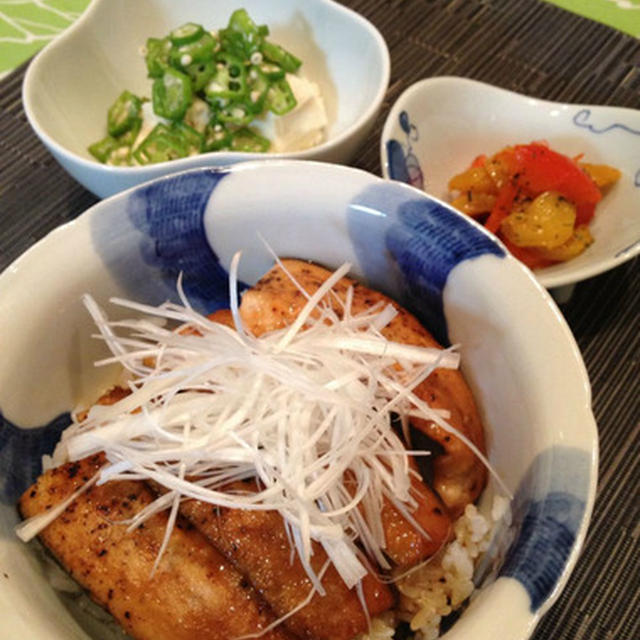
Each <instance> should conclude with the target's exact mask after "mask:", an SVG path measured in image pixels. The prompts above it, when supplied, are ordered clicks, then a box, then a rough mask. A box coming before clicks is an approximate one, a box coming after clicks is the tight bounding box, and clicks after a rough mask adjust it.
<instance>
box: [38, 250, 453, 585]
mask: <svg viewBox="0 0 640 640" xmlns="http://www.w3.org/2000/svg"><path fill="white" fill-rule="evenodd" d="M238 260H239V256H237V257H235V258H234V260H233V262H232V265H231V269H230V290H231V292H232V295H231V310H232V316H233V318H234V322H235V325H236V330H234V329H231V328H229V327H227V326H224V325H222V324H218V323H216V322H212V321H211V320H209V319H208V318H207V317H205V316H202V315H200V314H198V313H197V312H196V311H194V310H193V309H192V308H191V306H190V305H189V303H188V301H187V299H186V296H185V295H184V293H183V291H182V286H181V281H179V282H178V291H179V294H180V296H181V301H182V304H181V305H178V304H172V303H165V304H163V305H161V306H159V307H151V306H147V305H143V304H137V303H134V302H129V301H126V300H120V299H113V300H112V302H113V303H115V304H117V305H119V306H122V307H127V308H129V309H131V310H132V311H135V312H140V313H142V314H144V315H145V316H147V317H146V319H145V318H142V319H131V320H125V321H118V322H110V321H109V320H108V319H107V317H106V315H105V314H104V312H103V311H102V310H101V309H100V308H99V307H98V305H97V304H96V302H95V301H94V300H93V299H92V298H91V297H90V296H88V295H87V296H85V298H84V301H85V304H86V306H87V309H88V310H89V312H90V314H91V315H92V317H93V319H94V321H95V323H96V325H97V327H98V329H99V332H100V337H101V338H102V339H103V340H104V341H105V343H106V344H107V345H108V347H109V349H110V351H111V353H112V356H111V357H110V358H108V359H105V360H103V361H102V362H101V364H104V363H113V362H117V363H120V364H121V365H122V366H123V367H124V368H125V370H127V371H128V372H130V373H131V374H132V379H131V380H130V382H129V385H130V388H131V394H130V395H129V396H127V397H125V398H123V399H122V400H120V401H119V402H117V403H115V404H113V405H111V406H95V407H93V408H92V409H91V410H90V411H89V412H88V415H87V417H86V418H85V419H84V420H83V421H82V422H78V423H75V424H72V425H71V426H70V427H69V428H68V429H67V430H65V432H64V433H63V436H62V440H61V442H60V444H59V445H58V447H57V449H56V452H55V453H54V463H55V464H62V463H64V462H67V461H73V460H78V459H80V458H83V457H85V456H88V455H90V454H93V453H96V452H99V451H104V452H105V454H106V458H107V460H108V463H107V465H106V466H105V467H104V468H103V469H102V470H101V472H100V479H99V482H100V483H102V482H106V481H109V480H118V479H147V480H152V481H155V482H157V483H159V484H160V485H162V486H163V487H165V489H166V490H167V491H168V493H167V494H166V495H164V496H162V497H160V498H158V501H157V502H156V503H153V504H152V505H150V506H149V507H147V508H146V509H145V510H144V512H143V513H140V514H138V515H137V516H136V517H135V518H134V519H133V520H132V521H131V522H130V526H131V527H134V526H137V525H138V524H139V523H140V522H142V521H143V520H144V519H145V518H146V517H149V516H150V515H152V514H153V513H155V512H157V511H158V510H159V509H165V508H170V510H171V511H170V514H171V515H170V524H172V522H173V520H174V519H175V516H176V511H177V505H178V502H179V500H181V499H185V498H193V499H198V500H203V501H206V502H208V503H211V504H215V505H219V506H221V507H230V508H241V509H256V510H274V509H275V510H278V511H279V512H280V513H281V515H282V516H283V518H284V520H285V525H286V529H287V534H288V535H289V537H290V540H291V541H292V544H293V545H294V546H295V550H296V552H297V554H298V555H299V558H300V560H301V562H302V564H303V566H304V567H305V569H306V570H307V573H308V574H309V577H310V579H311V581H312V584H313V586H314V590H317V591H318V592H320V593H323V592H324V590H323V588H322V585H321V582H320V576H319V575H316V574H315V573H314V571H313V569H312V568H311V562H310V558H311V554H312V545H311V543H312V541H313V540H315V541H317V542H318V543H320V544H321V545H322V546H323V547H324V549H325V551H326V553H327V554H328V556H329V559H330V561H331V562H332V563H333V564H334V565H335V567H336V569H337V571H338V572H339V574H340V575H341V577H342V579H343V580H344V582H345V583H346V584H347V585H348V587H349V588H351V587H354V586H355V585H358V584H359V582H360V580H361V579H362V578H363V577H364V576H365V575H366V573H367V568H366V566H365V563H366V562H364V561H363V560H362V551H361V550H360V549H359V547H358V546H357V545H356V542H358V543H359V544H361V545H362V547H363V548H364V551H365V553H366V554H367V556H368V557H370V558H372V559H374V560H376V561H377V562H378V563H379V564H380V565H381V566H383V567H384V566H388V564H387V561H386V559H385V556H384V554H383V550H384V547H385V540H384V531H383V527H382V522H381V517H380V511H381V508H382V504H383V502H384V501H385V500H390V501H391V502H392V503H393V504H394V505H395V506H396V507H397V508H398V509H399V510H400V512H401V513H403V514H405V515H406V517H408V518H411V515H410V514H411V511H412V508H413V507H414V506H415V500H414V498H413V497H412V495H411V493H410V487H411V481H410V465H409V455H410V453H411V452H409V451H407V449H406V447H405V446H404V444H403V442H402V440H401V438H400V437H398V435H397V434H396V433H395V432H394V430H393V428H392V427H391V419H390V418H391V414H392V413H393V414H398V415H400V416H405V417H406V416H419V417H421V418H424V419H427V420H432V421H434V422H436V423H437V424H439V425H444V426H445V428H448V429H449V430H453V429H452V428H451V427H450V426H449V425H448V424H447V422H446V418H447V417H448V416H447V414H446V412H444V413H443V412H438V411H434V410H432V409H431V408H430V407H429V406H428V405H427V403H425V402H424V401H422V400H420V399H419V398H418V397H416V395H415V394H414V393H413V389H414V388H415V387H416V386H417V385H418V384H419V383H420V382H421V381H422V380H424V378H426V377H427V376H428V375H429V374H430V373H431V371H433V370H434V369H435V368H436V367H450V368H455V367H457V366H458V362H459V356H458V354H457V353H456V352H455V350H454V349H445V350H440V349H427V348H421V347H415V346H407V345H404V344H397V343H393V342H390V341H388V340H386V339H385V338H384V337H383V336H382V334H381V330H382V329H383V328H384V327H385V326H386V325H387V324H388V323H389V322H390V321H391V319H392V318H393V317H394V315H395V314H396V311H395V309H393V307H391V306H390V305H388V306H383V305H378V306H376V307H373V308H370V309H368V310H367V311H366V312H363V313H358V314H353V313H352V310H351V299H352V292H349V293H348V294H347V295H346V299H345V301H344V302H343V303H342V304H343V308H341V309H340V310H339V313H338V312H336V310H334V308H332V306H331V305H330V304H327V296H329V295H334V294H332V293H331V288H332V286H333V285H334V284H335V283H336V282H337V281H338V280H339V279H340V278H341V277H342V276H344V275H345V274H346V273H347V272H348V270H349V266H350V265H348V264H345V265H343V266H342V267H341V268H340V269H338V270H337V271H336V272H335V273H334V274H332V276H331V277H330V278H329V279H328V280H327V281H326V282H325V283H324V285H323V286H322V287H321V288H320V289H318V291H317V292H315V293H314V294H313V295H309V294H307V293H306V292H303V293H304V295H305V297H306V299H307V303H306V305H305V307H304V308H303V310H302V312H301V313H300V314H299V316H298V317H297V319H296V321H295V322H294V323H293V324H292V325H291V326H290V327H287V328H285V329H283V330H279V331H273V332H271V333H268V334H265V335H262V336H260V337H255V336H254V335H252V334H251V333H250V331H249V330H248V329H247V328H246V327H244V326H243V325H242V319H241V315H240V310H239V308H238V305H237V295H236V291H237V265H238ZM149 317H151V318H152V320H149ZM158 318H161V319H165V320H167V321H171V322H173V326H174V327H175V324H176V323H178V324H180V325H188V326H190V327H192V328H194V329H196V330H197V333H194V332H190V333H189V332H180V331H176V330H175V329H172V328H171V327H169V326H162V325H163V323H160V322H158ZM165 324H166V323H165ZM121 333H123V335H120V334H121ZM404 422H405V426H406V420H405V421H404ZM246 478H257V480H258V485H259V490H258V492H257V493H248V492H242V491H236V490H233V489H230V488H229V487H230V484H231V483H233V482H235V481H237V480H241V479H246ZM169 529H170V527H169ZM34 531H35V533H34ZM29 532H30V534H31V535H35V534H37V531H36V530H35V529H34V528H33V527H30V528H29ZM167 536H168V534H167ZM167 539H168V537H166V538H165V544H166V540H167Z"/></svg>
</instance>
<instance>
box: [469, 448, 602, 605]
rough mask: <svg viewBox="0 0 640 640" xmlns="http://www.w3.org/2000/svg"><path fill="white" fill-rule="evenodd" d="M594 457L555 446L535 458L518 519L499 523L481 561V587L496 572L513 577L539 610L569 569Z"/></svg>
mask: <svg viewBox="0 0 640 640" xmlns="http://www.w3.org/2000/svg"><path fill="white" fill-rule="evenodd" d="M590 473H591V457H590V455H589V454H588V453H587V452H585V451H582V450H579V449H574V448H572V447H562V446H555V447H552V448H550V449H547V450H545V451H543V452H542V453H540V454H538V455H537V456H536V458H535V459H534V460H533V462H532V463H531V465H530V466H529V469H528V470H527V473H526V474H525V476H524V478H523V480H522V482H521V483H520V485H519V486H518V488H517V490H516V492H515V497H514V499H513V501H512V503H511V511H512V518H513V522H514V525H512V526H511V527H507V526H506V525H505V524H504V523H501V524H499V525H498V526H497V527H496V532H495V534H494V537H493V539H492V541H491V545H490V546H489V549H487V551H486V553H485V554H484V556H483V557H482V558H481V560H480V562H479V563H478V565H477V567H476V571H475V574H474V583H475V584H476V586H478V587H481V586H483V585H484V584H486V583H488V582H491V581H493V580H494V579H495V578H496V577H497V576H505V577H512V578H515V579H516V580H518V581H519V582H520V583H521V584H522V585H523V586H524V588H525V589H526V591H527V593H528V594H529V598H530V608H531V611H532V613H535V612H536V611H537V610H538V609H539V608H540V606H541V605H542V604H543V603H544V602H545V601H546V600H547V598H548V597H549V596H550V595H551V593H552V592H553V590H554V589H555V588H556V585H557V584H558V580H559V579H560V576H561V575H562V573H563V572H564V570H565V567H566V564H567V560H568V558H569V555H570V554H571V552H572V550H573V547H574V545H575V542H576V536H577V534H578V531H579V529H580V526H581V524H582V520H583V518H584V515H585V509H586V503H587V496H588V492H589V480H590Z"/></svg>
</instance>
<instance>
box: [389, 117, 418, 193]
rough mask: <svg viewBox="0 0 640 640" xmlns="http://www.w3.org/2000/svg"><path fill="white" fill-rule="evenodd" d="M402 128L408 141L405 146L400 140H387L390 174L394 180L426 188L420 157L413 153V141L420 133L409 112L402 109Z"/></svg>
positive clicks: (400, 118)
mask: <svg viewBox="0 0 640 640" xmlns="http://www.w3.org/2000/svg"><path fill="white" fill-rule="evenodd" d="M398 121H399V123H400V128H401V129H402V131H403V132H404V134H405V137H406V142H405V146H404V147H403V145H402V143H401V142H399V141H398V140H395V139H393V138H392V139H391V140H388V141H387V144H386V148H387V162H388V165H389V176H390V177H391V179H392V180H398V181H399V182H404V183H405V184H410V185H411V186H413V187H417V188H418V189H423V188H424V175H423V173H422V168H421V167H420V163H419V162H418V157H417V156H416V155H415V153H413V148H412V145H411V143H412V142H416V141H417V140H418V139H419V137H420V134H419V132H418V129H417V127H416V126H415V125H414V124H412V123H411V122H410V120H409V114H408V113H407V112H406V111H402V112H401V113H400V115H399V116H398Z"/></svg>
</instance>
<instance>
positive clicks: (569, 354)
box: [0, 160, 598, 640]
mask: <svg viewBox="0 0 640 640" xmlns="http://www.w3.org/2000/svg"><path fill="white" fill-rule="evenodd" d="M237 251H242V256H241V259H240V263H239V272H238V276H239V279H240V280H241V281H242V282H244V283H247V284H251V283H253V282H255V281H256V279H257V278H259V277H260V276H261V275H262V274H263V273H264V272H266V271H267V270H268V269H269V268H270V266H271V265H272V264H273V254H272V253H271V251H273V252H275V253H276V254H277V255H280V256H282V257H285V256H286V257H298V258H302V259H306V260H311V261H314V262H317V263H320V264H322V265H325V266H327V267H329V268H332V269H335V268H338V267H339V266H340V265H342V264H343V263H345V262H349V263H351V264H352V271H351V273H352V275H353V276H354V277H356V278H359V279H361V280H362V281H364V282H365V283H366V284H368V285H369V286H372V287H374V288H377V289H379V290H381V291H383V292H386V293H388V294H389V295H391V296H392V297H394V298H395V299H396V300H397V301H398V302H399V303H401V304H404V305H405V306H406V307H407V308H409V309H410V310H412V311H413V312H414V313H415V314H417V316H418V317H419V318H420V319H421V320H422V321H423V322H424V323H425V324H426V325H427V326H428V327H429V328H430V329H431V330H432V332H433V333H434V334H435V335H436V336H437V337H438V338H439V339H440V341H441V342H442V343H444V344H449V343H456V344H460V345H461V346H460V353H461V358H462V363H463V364H462V370H463V373H464V375H465V377H466V379H467V381H468V383H469V385H470V386H471V388H472V391H473V393H474V395H475V398H476V400H477V402H478V405H479V407H480V411H481V414H482V417H483V420H484V423H485V428H486V433H487V438H488V450H489V458H490V461H491V464H492V466H493V468H494V469H495V471H496V472H497V473H498V474H499V476H500V477H501V479H502V481H503V483H504V484H505V485H506V487H507V490H508V492H509V493H511V494H512V495H513V500H512V501H511V503H510V512H511V518H510V519H503V520H502V521H501V522H500V523H499V524H498V525H497V527H496V530H495V532H494V537H493V540H492V542H491V544H490V546H489V548H488V550H487V552H486V553H485V555H484V557H483V558H482V559H481V561H480V563H479V564H478V565H477V566H476V569H475V574H474V582H475V585H476V587H477V591H476V593H475V595H474V596H472V598H471V602H470V603H469V604H468V606H467V607H466V609H465V610H464V611H463V613H462V615H461V617H460V618H459V619H458V620H457V621H456V622H455V623H454V624H453V626H452V627H451V629H450V630H449V631H447V632H446V638H447V639H449V640H461V639H462V638H468V637H470V636H473V637H474V638H476V639H478V640H489V639H492V638H495V637H498V636H499V637H500V638H502V639H503V640H525V639H526V638H528V637H530V635H531V633H532V632H533V629H534V627H535V625H536V623H537V622H538V621H539V620H540V618H541V616H542V615H543V614H544V613H545V612H546V611H547V610H548V609H549V607H550V606H551V605H552V604H553V602H554V601H555V600H556V598H557V597H558V595H559V593H560V591H561V590H562V588H563V587H564V585H565V583H566V581H567V579H568V577H569V574H570V573H571V570H572V569H573V567H574V565H575V562H576V560H577V557H578V554H579V551H580V548H581V546H582V544H583V543H584V540H585V535H586V530H587V525H588V522H589V518H590V515H591V510H592V506H593V500H594V496H595V490H596V480H597V457H598V440H597V430H596V425H595V422H594V418H593V415H592V411H591V397H590V387H589V380H588V377H587V374H586V371H585V367H584V365H583V362H582V360H581V357H580V353H579V350H578V348H577V345H576V343H575V341H574V339H573V337H572V335H571V332H570V330H569V328H568V326H567V325H566V323H565V321H564V319H563V318H562V315H561V314H560V313H559V311H558V309H557V307H556V305H555V303H554V302H553V300H552V299H551V297H550V296H549V294H548V293H547V292H546V291H545V290H544V288H543V287H541V286H540V285H539V283H538V282H537V281H536V280H535V279H534V278H533V277H532V275H531V272H530V271H529V270H528V269H526V268H525V267H524V266H523V265H521V264H520V263H519V262H518V261H516V260H515V259H514V258H513V257H511V256H510V255H509V254H507V253H506V252H505V250H504V248H503V247H502V246H501V244H500V243H499V242H497V241H496V240H495V238H493V236H491V234H489V233H487V232H486V231H485V230H484V229H482V228H481V227H480V226H479V225H477V224H476V223H475V222H473V221H471V220H470V219H468V218H466V217H465V216H463V215H462V214H460V213H458V212H456V211H454V210H453V209H451V208H450V207H449V206H447V205H444V204H442V203H441V202H440V201H438V200H436V199H434V198H433V197H432V196H430V195H427V194H425V193H424V192H421V191H419V190H417V189H414V188H412V187H409V186H406V185H403V184H400V183H398V182H393V181H385V180H383V179H381V178H378V177H376V176H373V175H371V174H368V173H365V172H362V171H359V170H356V169H350V168H345V167H339V166H334V165H330V164H326V163H314V162H300V161H283V160H281V161H261V162H251V163H242V164H236V165H233V166H231V167H220V168H211V169H204V168H201V169H193V170H189V171H186V172H180V173H177V174H174V175H171V176H165V177H162V178H159V179H157V180H154V181H151V182H148V183H146V184H144V185H139V186H137V187H134V188H132V189H130V190H127V191H125V192H123V193H119V194H117V195H115V196H113V197H111V198H108V199H106V200H104V201H102V202H99V203H98V204H96V205H95V206H93V207H92V208H91V209H89V210H88V211H86V212H85V213H84V214H82V215H81V216H80V217H78V218H77V219H76V220H74V221H73V222H71V223H68V224H67V225H65V226H62V227H60V228H58V229H57V230H55V231H53V232H52V233H51V234H50V235H49V236H47V237H46V238H44V239H43V240H41V241H40V242H38V243H37V244H36V245H35V246H33V247H32V248H31V249H30V250H29V251H27V252H26V253H25V254H24V255H23V256H22V257H20V258H19V259H18V260H17V261H16V262H15V263H14V264H13V265H12V266H11V267H9V268H8V269H7V270H6V271H4V272H3V273H2V274H1V275H0V335H2V336H3V344H4V347H3V358H2V362H1V363H0V419H1V420H2V423H1V424H0V463H1V464H0V489H1V492H2V495H1V502H2V504H0V564H1V567H2V569H1V570H2V573H3V575H4V578H3V579H0V617H1V618H2V621H3V632H4V634H3V635H4V637H28V638H33V639H34V640H38V639H40V638H48V639H49V640H54V639H57V638H71V637H73V638H87V637H89V636H90V637H93V638H109V637H114V636H112V635H110V631H109V629H108V627H106V626H104V624H103V623H102V622H101V621H100V620H97V619H96V618H95V617H93V615H89V614H88V613H86V611H85V610H84V607H85V606H86V597H85V598H84V600H83V598H82V597H81V596H79V595H78V594H77V593H72V594H69V593H65V592H64V590H65V589H67V591H68V584H63V585H62V586H60V585H59V584H58V587H60V588H62V591H60V590H59V589H58V590H56V589H55V588H54V586H53V584H52V582H51V581H49V580H48V579H47V575H46V572H45V569H44V568H43V565H42V564H41V562H40V561H39V556H38V555H37V554H36V551H35V550H34V548H33V546H32V545H24V544H23V543H21V542H20V541H19V540H18V539H17V538H16V536H15V534H14V531H13V527H14V526H15V525H16V523H17V522H18V514H17V511H16V507H15V501H16V499H17V498H18V496H19V494H20V492H21V491H23V490H24V489H25V488H26V487H27V486H28V485H29V483H30V482H32V481H33V479H34V477H35V476H36V475H37V474H38V473H39V470H40V457H41V456H42V455H43V454H48V453H50V452H51V450H52V448H53V445H54V443H55V442H56V441H57V439H58V438H59V435H60V432H61V430H62V429H63V428H65V427H66V426H67V425H68V423H69V412H70V411H71V410H72V409H73V408H74V407H75V406H77V405H78V404H82V403H85V404H86V403H87V402H91V401H93V400H94V399H95V398H96V397H97V396H98V395H99V394H100V393H101V392H102V391H103V390H104V389H106V388H108V387H109V385H110V384H113V382H114V380H115V377H116V376H117V371H115V370H114V369H111V368H108V367H95V366H94V362H95V361H96V359H98V358H100V357H101V356H102V355H104V354H105V351H104V349H105V347H104V345H103V344H102V343H100V342H99V341H96V340H95V339H93V338H92V334H93V333H94V332H95V328H94V327H93V326H92V322H91V319H90V317H89V314H88V313H87V310H86V309H85V308H84V306H83V304H82V302H81V296H82V295H83V294H84V293H90V294H91V295H92V296H93V298H94V299H95V300H96V301H97V303H98V304H99V305H100V306H102V307H104V308H107V307H109V299H110V298H111V297H113V296H120V297H125V298H129V299H133V300H136V301H138V302H144V303H150V304H159V303H161V302H163V301H165V300H167V299H172V300H176V301H177V293H176V282H177V278H178V275H179V274H180V273H182V284H183V286H184V291H185V293H186V295H187V296H188V298H189V300H190V302H191V304H193V306H194V308H196V309H197V310H200V311H202V312H210V311H212V310H214V309H216V308H222V307H227V306H228V305H229V293H228V274H227V271H228V269H229V266H230V262H231V260H232V257H233V256H234V254H235V253H236V252H237ZM109 313H110V315H111V317H112V318H114V319H115V318H117V317H118V315H117V314H114V313H113V311H112V310H111V308H110V311H109ZM500 491H501V490H500V488H499V486H498V485H496V484H495V483H494V482H493V481H492V482H491V483H490V484H489V486H488V488H487V489H486V490H485V492H484V494H483V497H482V499H481V501H480V504H479V508H480V510H481V511H484V512H485V513H486V512H488V511H490V510H491V508H492V504H493V498H494V497H495V496H496V495H497V494H499V493H500ZM503 495H504V494H503Z"/></svg>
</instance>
